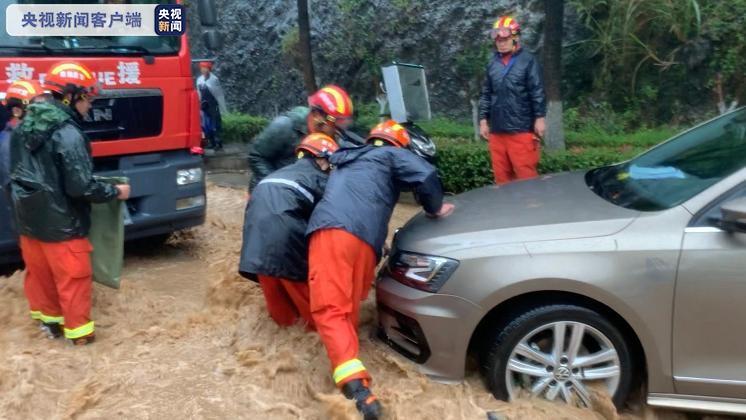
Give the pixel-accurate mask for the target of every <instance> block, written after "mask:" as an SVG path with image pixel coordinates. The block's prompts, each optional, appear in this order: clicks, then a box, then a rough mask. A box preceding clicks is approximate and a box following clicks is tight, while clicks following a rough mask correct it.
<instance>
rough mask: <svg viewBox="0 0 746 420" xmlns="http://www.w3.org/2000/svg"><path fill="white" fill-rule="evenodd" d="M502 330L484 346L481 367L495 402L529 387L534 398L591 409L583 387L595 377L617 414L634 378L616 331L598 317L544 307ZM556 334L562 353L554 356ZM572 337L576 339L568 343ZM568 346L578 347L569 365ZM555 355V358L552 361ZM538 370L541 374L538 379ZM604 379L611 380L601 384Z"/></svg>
mask: <svg viewBox="0 0 746 420" xmlns="http://www.w3.org/2000/svg"><path fill="white" fill-rule="evenodd" d="M503 325H504V327H503V328H502V329H501V330H500V331H498V332H497V333H496V334H495V336H494V337H493V338H492V339H491V340H489V341H488V342H487V344H486V348H485V352H484V353H483V354H484V357H483V359H482V363H481V367H482V372H483V374H484V375H485V378H486V382H487V387H488V388H489V390H490V391H491V392H492V394H493V395H494V396H495V397H496V398H497V399H500V400H505V401H509V400H510V399H511V398H512V397H513V395H514V394H517V390H518V388H519V387H520V388H523V389H525V386H526V385H530V386H531V388H532V389H531V391H535V392H532V394H533V395H534V396H541V397H543V398H547V399H556V400H559V401H563V400H564V401H565V402H568V403H570V402H573V403H575V402H577V405H581V406H583V405H585V406H591V401H592V399H591V398H590V394H589V392H588V389H587V388H586V387H585V385H587V384H588V382H589V381H590V380H592V379H593V378H595V377H599V378H598V379H597V380H599V381H603V383H604V384H605V385H606V386H607V389H615V391H614V395H613V396H612V401H613V402H614V405H616V407H617V408H621V407H622V406H623V404H624V403H625V401H626V400H627V397H628V396H629V393H630V389H631V385H632V379H633V375H634V374H633V372H634V366H633V362H632V358H631V357H630V352H629V346H628V345H627V343H626V340H625V339H624V336H623V335H622V334H621V332H620V331H619V329H618V328H616V327H615V326H614V325H613V324H612V323H611V322H609V321H608V320H607V319H606V318H604V317H603V316H602V315H601V314H599V313H598V312H595V311H593V310H590V309H587V308H584V307H581V306H576V305H547V306H541V307H538V308H535V309H531V310H529V311H526V312H524V313H522V314H521V315H518V316H515V317H514V318H512V319H510V320H508V321H507V322H506V323H505V324H503ZM562 325H564V327H563V326H562ZM568 327H569V328H568ZM575 329H578V333H577V334H576V332H575ZM559 334H562V335H563V337H564V340H563V346H562V349H561V351H559V352H556V350H555V348H554V342H555V341H556V340H554V337H555V336H557V335H559ZM576 335H577V336H580V337H581V339H580V340H573V339H574V338H575V336H576ZM573 341H575V342H578V341H579V342H580V344H579V345H576V346H575V348H576V351H575V352H574V355H573V356H572V359H573V360H574V361H572V363H568V362H570V360H568V356H570V353H571V352H572V350H571V347H572V346H573ZM547 346H549V348H547ZM550 349H551V351H550ZM532 350H534V351H532ZM611 350H613V351H614V352H615V354H614V353H613V352H612V351H611ZM555 353H559V354H560V357H559V358H557V357H555V356H554V354H555ZM524 355H526V356H524ZM547 356H551V357H549V358H547ZM557 359H559V361H558V360H557ZM606 359H611V360H608V361H604V362H603V363H601V362H599V363H596V364H592V365H589V366H583V365H584V364H586V363H591V361H592V360H594V361H595V360H599V361H600V360H606ZM542 362H543V363H542ZM562 362H564V364H563V363H562ZM550 363H552V366H551V367H549V364H550ZM541 368H544V370H545V371H546V373H545V374H544V375H543V376H542V375H541ZM550 369H551V370H550ZM527 372H528V373H527ZM614 372H618V375H616V374H615V373H614ZM568 375H569V379H568ZM603 375H615V376H610V377H609V378H605V379H601V378H600V377H601V376H603ZM516 378H517V379H516ZM529 381H530V382H529ZM516 382H517V383H516ZM527 382H529V383H527ZM576 384H579V385H581V386H578V385H576ZM542 387H544V388H542ZM562 388H565V389H562ZM555 389H556V390H555ZM579 389H580V391H579ZM582 391H585V392H582ZM552 395H553V396H552ZM568 397H569V398H568Z"/></svg>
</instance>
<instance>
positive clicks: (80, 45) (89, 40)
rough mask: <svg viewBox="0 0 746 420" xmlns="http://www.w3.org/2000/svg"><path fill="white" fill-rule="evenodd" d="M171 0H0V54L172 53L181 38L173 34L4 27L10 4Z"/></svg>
mask: <svg viewBox="0 0 746 420" xmlns="http://www.w3.org/2000/svg"><path fill="white" fill-rule="evenodd" d="M155 3H159V4H172V3H175V1H174V0H171V1H163V0H161V1H158V0H98V1H97V0H87V1H85V0H84V1H80V0H77V1H75V0H62V1H53V0H0V56H4V57H19V56H24V57H28V56H33V55H43V56H50V55H60V56H66V57H71V56H86V55H130V56H132V55H174V54H177V53H178V52H179V48H180V46H181V42H180V39H179V37H175V36H78V37H76V36H45V37H35V36H34V37H20V36H10V35H8V32H7V31H6V30H5V20H6V17H5V10H6V9H7V7H8V6H10V5H11V4H155Z"/></svg>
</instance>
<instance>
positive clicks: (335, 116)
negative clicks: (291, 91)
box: [308, 85, 352, 127]
mask: <svg viewBox="0 0 746 420" xmlns="http://www.w3.org/2000/svg"><path fill="white" fill-rule="evenodd" d="M308 106H310V107H311V109H312V110H315V111H320V112H322V113H323V114H324V115H325V116H326V120H327V122H328V123H330V124H334V125H335V126H338V127H344V126H345V125H349V124H350V123H351V122H352V99H350V95H348V94H347V92H346V91H345V90H344V89H342V88H341V87H339V86H334V85H329V86H326V87H323V88H321V89H320V90H319V91H318V92H316V93H314V94H313V95H311V96H310V97H309V98H308Z"/></svg>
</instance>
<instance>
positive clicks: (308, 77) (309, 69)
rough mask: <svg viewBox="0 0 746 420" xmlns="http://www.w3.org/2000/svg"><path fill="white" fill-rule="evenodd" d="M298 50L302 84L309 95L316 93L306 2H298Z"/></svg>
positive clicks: (306, 0) (305, 0) (300, 0)
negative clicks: (301, 66) (301, 67)
mask: <svg viewBox="0 0 746 420" xmlns="http://www.w3.org/2000/svg"><path fill="white" fill-rule="evenodd" d="M298 41H299V42H298V48H300V56H301V60H302V61H303V82H304V84H305V86H306V91H307V92H308V94H309V95H311V94H312V93H314V92H316V90H317V89H318V87H317V86H316V73H315V71H314V69H313V56H312V55H311V22H310V19H309V17H308V0H298Z"/></svg>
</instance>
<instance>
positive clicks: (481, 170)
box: [223, 104, 676, 193]
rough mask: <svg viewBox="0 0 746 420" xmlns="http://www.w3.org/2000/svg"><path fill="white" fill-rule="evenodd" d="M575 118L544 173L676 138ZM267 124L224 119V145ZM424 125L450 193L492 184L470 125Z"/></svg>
mask: <svg viewBox="0 0 746 420" xmlns="http://www.w3.org/2000/svg"><path fill="white" fill-rule="evenodd" d="M357 112H358V117H357V120H356V123H357V124H356V127H357V130H358V131H359V132H361V133H364V132H366V131H367V130H369V129H370V127H372V126H373V125H375V124H376V123H377V122H378V108H377V105H375V104H365V105H361V106H359V107H358V109H357ZM575 114H576V111H574V110H573V109H571V110H569V112H568V118H569V125H570V126H572V127H573V129H572V130H568V131H567V133H566V134H567V142H568V150H567V151H564V152H554V153H548V152H545V153H543V154H542V159H541V162H540V163H539V172H540V173H554V172H563V171H573V170H582V169H590V168H593V167H597V166H603V165H609V164H612V163H616V162H619V161H623V160H626V159H629V158H631V157H633V156H635V155H637V154H639V153H641V152H642V151H644V150H645V149H648V148H649V147H651V146H653V145H655V144H658V143H660V142H661V141H663V140H666V139H668V138H669V137H671V136H673V135H674V134H675V133H676V130H675V129H673V128H670V127H661V128H655V129H648V128H644V129H640V130H637V131H632V132H624V131H623V130H622V131H619V132H613V133H610V132H607V131H604V128H603V124H605V123H606V122H598V121H594V120H592V119H588V118H586V117H582V118H581V117H577V116H575ZM609 118H611V117H609ZM616 118H621V117H616ZM267 124H268V121H267V119H266V118H262V117H255V116H251V115H244V114H238V113H231V114H228V115H226V116H224V118H223V140H224V141H225V142H243V143H247V142H249V141H251V140H252V139H253V138H254V137H255V136H256V135H257V134H258V133H259V132H260V131H261V130H262V129H264V128H265V127H266V126H267ZM616 124H621V123H619V122H617V123H616ZM621 125H623V124H621ZM421 126H422V127H423V128H424V129H425V131H426V132H427V133H428V134H429V135H431V136H432V137H433V138H434V139H435V143H436V145H437V146H438V170H439V171H440V174H441V177H442V179H443V183H444V186H445V188H446V190H447V191H449V192H454V193H460V192H464V191H467V190H470V189H473V188H478V187H481V186H484V185H489V184H490V183H492V180H493V177H492V165H491V162H490V155H489V152H488V151H487V143H486V142H484V141H479V142H475V141H473V140H471V138H472V127H471V124H468V123H465V122H459V121H453V120H449V119H446V118H442V117H439V118H435V119H433V120H432V121H429V122H425V123H422V124H421ZM609 127H613V125H609Z"/></svg>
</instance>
